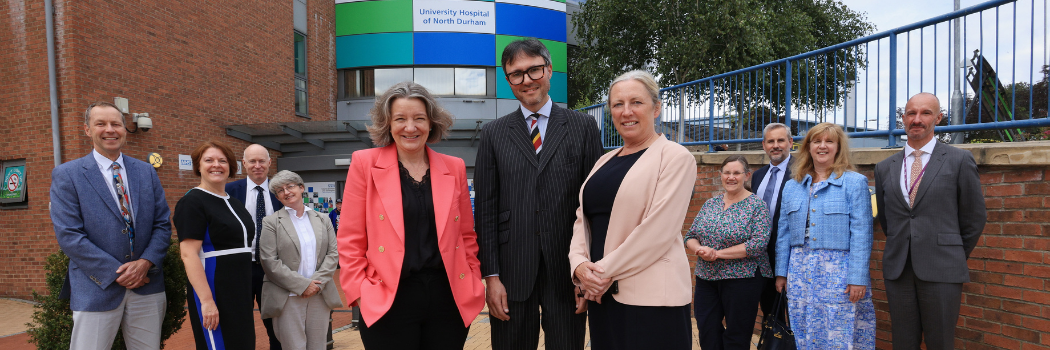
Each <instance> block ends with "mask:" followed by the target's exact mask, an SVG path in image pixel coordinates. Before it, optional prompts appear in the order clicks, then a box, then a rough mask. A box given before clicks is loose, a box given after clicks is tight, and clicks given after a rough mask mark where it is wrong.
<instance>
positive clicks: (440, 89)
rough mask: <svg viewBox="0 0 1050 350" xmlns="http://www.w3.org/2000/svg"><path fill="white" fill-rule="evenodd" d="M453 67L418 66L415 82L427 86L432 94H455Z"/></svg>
mask: <svg viewBox="0 0 1050 350" xmlns="http://www.w3.org/2000/svg"><path fill="white" fill-rule="evenodd" d="M453 74H454V73H453V69H452V68H416V76H415V82H416V84H419V85H423V87H425V88H427V90H429V91H430V94H432V95H454V94H455V93H456V87H455V79H453Z"/></svg>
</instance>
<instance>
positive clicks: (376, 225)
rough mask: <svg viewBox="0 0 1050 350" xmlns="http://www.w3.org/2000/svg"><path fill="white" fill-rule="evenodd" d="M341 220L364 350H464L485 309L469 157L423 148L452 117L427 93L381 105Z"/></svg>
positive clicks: (404, 93) (406, 89)
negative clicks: (469, 186)
mask: <svg viewBox="0 0 1050 350" xmlns="http://www.w3.org/2000/svg"><path fill="white" fill-rule="evenodd" d="M371 114H372V122H373V124H372V126H370V127H369V132H370V134H371V137H372V142H374V143H375V144H377V145H381V146H385V147H382V148H372V149H367V150H361V151H357V152H354V154H353V158H352V161H351V164H350V169H349V171H348V173H347V176H346V189H345V191H344V193H343V208H342V218H340V223H339V233H338V241H339V262H340V265H341V272H340V277H341V283H342V286H343V291H344V292H345V293H346V297H347V300H351V301H353V302H352V303H351V305H355V306H360V307H361V319H362V321H364V322H363V324H362V327H361V340H362V342H363V343H364V346H365V348H366V349H419V348H421V347H422V346H424V345H425V346H427V348H434V349H462V348H463V345H464V342H465V341H466V337H467V331H468V329H469V326H470V323H471V322H472V321H473V320H474V318H475V317H477V315H478V314H479V313H480V312H481V309H482V307H483V306H484V303H485V287H484V285H483V284H482V283H481V275H480V269H479V266H480V263H479V262H478V258H477V254H478V245H477V240H476V238H477V235H476V234H475V232H474V217H473V214H472V211H471V204H470V193H469V191H468V190H467V177H466V167H465V166H464V163H463V160H462V159H459V158H456V157H452V156H447V155H443V154H440V153H437V152H434V150H432V149H430V148H429V147H426V143H427V142H430V143H433V142H436V141H437V140H438V139H439V138H440V137H441V136H443V135H444V134H446V133H447V130H448V127H449V126H451V125H452V116H451V114H449V113H448V112H447V111H445V110H444V109H442V108H441V107H439V106H438V105H437V104H436V102H435V101H434V99H433V98H432V97H431V95H430V93H429V92H427V91H426V89H425V88H423V87H422V86H420V85H418V84H415V83H411V82H404V83H400V84H397V85H395V86H394V87H392V88H390V90H388V91H387V92H386V93H384V94H383V95H382V96H380V97H379V98H377V99H376V104H375V107H374V108H372V111H371Z"/></svg>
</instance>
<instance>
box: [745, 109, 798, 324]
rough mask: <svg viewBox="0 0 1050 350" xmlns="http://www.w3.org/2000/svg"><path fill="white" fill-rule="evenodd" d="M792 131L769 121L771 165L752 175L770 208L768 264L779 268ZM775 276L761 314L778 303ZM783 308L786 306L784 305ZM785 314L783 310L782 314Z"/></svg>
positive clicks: (766, 146) (766, 137)
mask: <svg viewBox="0 0 1050 350" xmlns="http://www.w3.org/2000/svg"><path fill="white" fill-rule="evenodd" d="M791 144H792V140H791V130H790V129H789V128H788V126H787V125H784V124H781V123H770V124H768V125H766V127H765V129H763V130H762V150H764V151H765V152H766V157H768V158H769V164H768V165H766V166H763V167H762V168H761V169H758V171H755V175H754V176H752V177H751V189H752V190H753V191H755V192H754V193H755V194H757V195H759V196H760V197H761V198H762V200H763V201H765V202H766V206H767V207H768V208H769V217H770V218H772V220H773V221H772V223H771V225H770V229H769V246H768V247H766V253H767V254H769V265H770V267H772V268H773V271H776V266H775V264H776V260H777V259H776V257H777V223H778V222H780V198H781V196H780V190H781V189H783V188H784V184H785V183H787V180H788V179H789V178H791V166H792V165H793V164H794V159H793V158H791ZM775 281H776V280H775V279H773V278H767V279H766V285H765V287H763V289H762V298H761V299H760V300H761V303H762V314H764V315H767V316H768V315H771V314H772V313H773V306H774V305H775V304H776V302H777V298H778V297H779V296H780V293H777V288H776V283H775ZM780 309H781V310H783V309H786V305H781V306H780ZM781 315H783V313H781Z"/></svg>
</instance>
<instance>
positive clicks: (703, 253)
mask: <svg viewBox="0 0 1050 350" xmlns="http://www.w3.org/2000/svg"><path fill="white" fill-rule="evenodd" d="M693 253H694V254H696V256H698V257H700V259H704V261H715V260H718V250H717V249H715V248H711V247H708V246H700V248H696V251H695V252H693Z"/></svg>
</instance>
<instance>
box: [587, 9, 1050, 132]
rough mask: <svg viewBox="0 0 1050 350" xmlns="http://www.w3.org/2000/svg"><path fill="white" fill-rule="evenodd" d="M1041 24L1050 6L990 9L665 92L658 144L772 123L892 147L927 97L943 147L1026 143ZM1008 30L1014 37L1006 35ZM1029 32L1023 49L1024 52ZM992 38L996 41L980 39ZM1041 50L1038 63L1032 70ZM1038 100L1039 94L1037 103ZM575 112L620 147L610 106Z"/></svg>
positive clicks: (1032, 121) (1044, 102) (1034, 118)
mask: <svg viewBox="0 0 1050 350" xmlns="http://www.w3.org/2000/svg"><path fill="white" fill-rule="evenodd" d="M1019 12H1020V13H1021V14H1025V13H1028V14H1029V16H1028V17H1029V18H1027V20H1028V21H1027V22H1026V21H1024V20H1025V19H1026V18H1024V16H1022V17H1021V18H1020V22H1018V21H1019V19H1018V16H1017V14H1018V13H1019ZM1046 13H1047V1H1046V0H1043V1H1041V2H1037V1H1036V0H995V1H988V2H985V3H982V4H979V5H976V6H972V7H968V8H964V9H960V10H958V11H955V12H951V13H948V14H945V15H941V16H937V17H934V18H930V19H927V20H925V21H921V22H917V23H914V24H910V25H906V26H902V27H899V28H896V29H891V30H888V31H884V32H881V33H878V34H873V35H869V36H866V37H863V38H859V39H855V40H851V41H847V42H844V43H841V44H837V45H833V46H829V47H825V48H822V49H819V50H815V51H811V52H807V53H803V54H800V55H796V56H792V57H788V58H784V59H780V60H776V61H772V62H767V63H764V64H760V65H756V66H753V67H749V68H744V69H740V70H736V71H732V72H728V73H723V74H719V75H715V76H711V77H707V78H703V79H700V80H696V81H692V82H688V83H684V84H679V85H675V86H669V87H665V88H663V89H661V90H660V92H661V96H662V99H663V104H662V105H663V106H662V108H663V110H662V113H661V121H660V122H659V123H658V125H657V128H658V129H660V130H658V132H662V133H664V134H667V135H668V136H669V137H670V138H671V139H672V140H674V141H677V142H679V143H681V144H683V145H708V146H712V145H721V144H745V143H756V142H761V140H762V135H761V133H762V127H764V126H765V125H766V124H769V123H772V122H781V123H785V124H788V123H790V124H789V125H790V126H791V127H792V131H793V133H795V134H796V135H802V134H804V131H805V130H807V129H808V128H809V127H810V126H812V125H815V124H816V123H819V122H833V123H836V124H838V125H841V126H843V127H844V128H845V129H846V131H847V132H848V133H849V135H850V137H851V139H853V142H854V144H855V147H856V146H860V147H865V146H868V147H897V144H898V139H899V138H900V135H904V134H905V132H904V130H903V129H902V128H900V126H899V125H898V123H901V121H900V119H899V117H900V115H901V114H902V113H903V111H902V109H903V106H904V105H905V103H906V101H907V99H908V98H909V97H910V96H912V95H914V94H915V93H918V92H930V93H933V94H935V95H937V96H938V98H939V99H940V100H941V106H942V109H944V110H945V119H946V120H947V123H946V124H947V125H943V126H937V127H936V128H935V131H936V132H937V133H939V134H942V135H947V133H952V134H950V136H943V137H942V138H943V139H944V140H945V141H948V140H951V141H952V142H956V143H959V142H962V141H963V138H965V137H966V136H967V135H965V134H964V133H967V132H976V131H986V130H997V133H998V134H999V136H1001V138H1002V139H1003V140H1007V141H1018V140H1025V139H1027V138H1029V137H1031V136H1032V135H1031V133H1030V132H1026V131H1023V130H1022V129H1023V128H1033V127H1046V126H1050V119H1048V118H1047V111H1048V110H1050V102H1048V101H1050V92H1044V91H1050V89H1047V87H1046V84H1047V80H1048V79H1047V77H1046V74H1047V72H1046V71H1045V70H1044V69H1043V68H1042V67H1044V66H1045V65H1046V64H1047V52H1046V49H1047V45H1046V40H1047V35H1046V27H1047V18H1046V17H1047V16H1046ZM1037 14H1038V15H1039V16H1038V17H1037ZM1004 16H1005V17H1004ZM986 17H987V18H986ZM986 19H987V21H986ZM1037 19H1038V20H1041V21H1039V22H1037ZM1040 26H1041V27H1042V33H1039V32H1037V28H1038V27H1040ZM1003 27H1006V28H1008V29H1010V30H1009V31H1008V32H1007V33H1005V34H1004V33H1002V32H1006V31H1004V30H1001V29H1002V28H1003ZM1019 27H1020V28H1021V29H1022V30H1021V34H1022V37H1021V39H1022V44H1021V46H1020V47H1018V45H1017V43H1018V39H1019V35H1018V28H1019ZM1026 30H1027V35H1028V36H1029V37H1028V39H1029V40H1028V44H1029V45H1028V46H1025V45H1024V42H1023V41H1024V40H1023V39H1024V38H1023V35H1024V34H1025V31H1026ZM988 33H993V34H994V37H990V38H989V37H986V34H988ZM956 34H958V35H956ZM1004 35H1006V37H1004ZM1037 36H1038V37H1039V39H1041V40H1040V41H1041V42H1037V41H1036V39H1037ZM956 37H957V38H956ZM953 38H956V39H955V40H952V39H953ZM1037 44H1038V45H1039V46H1037ZM1007 45H1008V47H1006V46H1007ZM1001 46H1004V47H1005V50H1001V49H1003V48H1004V47H1001ZM956 49H958V52H956V54H955V55H954V56H953V55H952V53H953V51H954V50H956ZM1036 50H1040V51H1042V52H1043V61H1042V62H1040V63H1038V64H1037V63H1036V62H1035V59H1036V56H1035V51H1036ZM1025 54H1027V55H1025ZM964 56H971V57H970V58H969V59H965V58H964ZM1025 56H1027V57H1025ZM900 61H903V62H900ZM963 62H965V64H963ZM900 63H903V65H901V64H900ZM901 68H903V69H901ZM1018 70H1020V72H1021V73H1022V76H1020V77H1019V76H1018V75H1017V73H1018ZM1026 70H1027V73H1028V74H1027V75H1028V76H1027V77H1024V76H1023V74H1024V73H1026V72H1025V71H1026ZM1037 74H1038V75H1039V76H1038V77H1037ZM1026 78H1027V79H1026ZM1037 78H1040V79H1041V81H1037ZM1004 84H1005V85H1004ZM1036 90H1041V91H1040V96H1036V95H1035V92H1036ZM1019 91H1020V92H1022V94H1021V96H1020V98H1021V100H1020V101H1019V100H1018V98H1019V97H1018V92H1019ZM900 92H903V94H902V93H900ZM1043 93H1045V94H1047V96H1042V94H1043ZM1025 94H1027V95H1028V96H1027V103H1024V102H1025V101H1024V99H1025V96H1024V95H1025ZM1037 102H1038V103H1037ZM1019 103H1020V104H1021V105H1018V104H1019ZM581 111H583V112H584V113H587V114H589V115H591V116H593V117H594V118H595V119H596V120H597V121H598V123H599V127H600V128H601V129H602V142H603V145H604V146H605V147H606V148H615V147H619V146H621V145H622V140H621V139H619V136H618V135H617V133H616V131H615V130H614V128H613V125H612V123H611V122H610V120H611V117H610V115H609V112H608V109H607V108H605V104H598V105H594V106H590V107H586V108H583V109H581ZM795 139H796V140H798V139H801V137H799V136H796V137H795ZM714 148H715V147H708V149H709V150H712V149H714Z"/></svg>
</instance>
